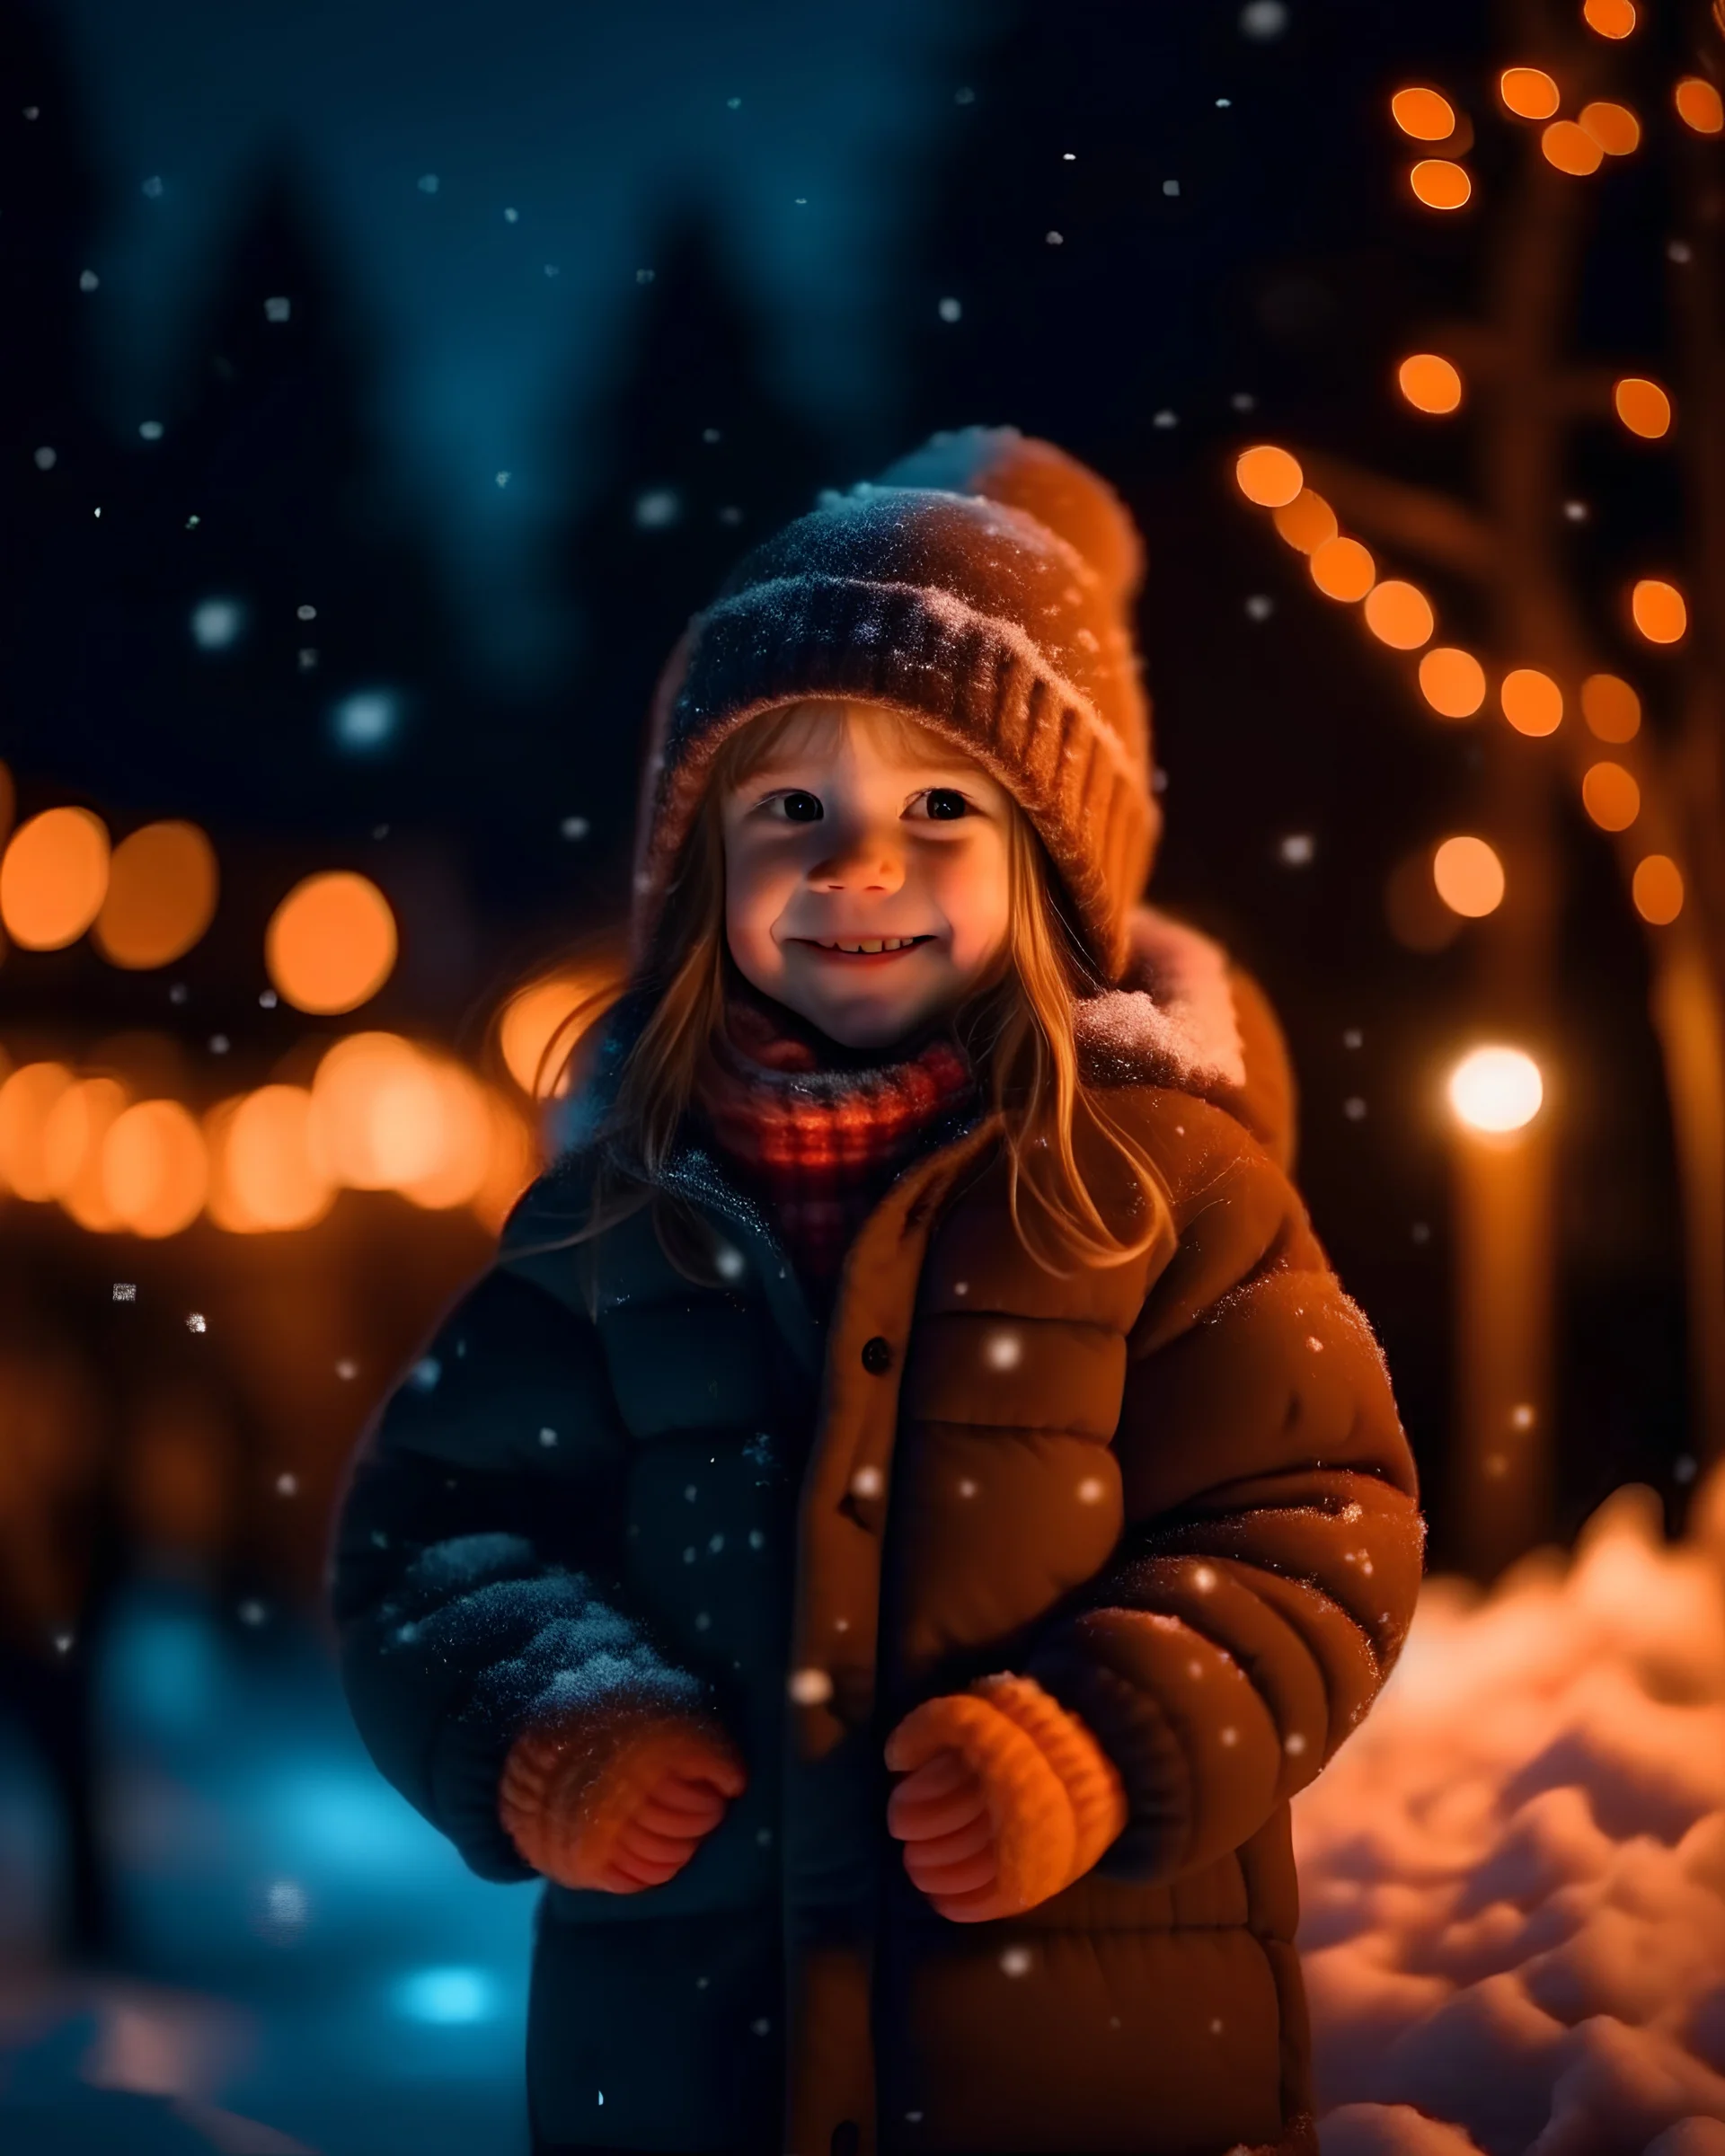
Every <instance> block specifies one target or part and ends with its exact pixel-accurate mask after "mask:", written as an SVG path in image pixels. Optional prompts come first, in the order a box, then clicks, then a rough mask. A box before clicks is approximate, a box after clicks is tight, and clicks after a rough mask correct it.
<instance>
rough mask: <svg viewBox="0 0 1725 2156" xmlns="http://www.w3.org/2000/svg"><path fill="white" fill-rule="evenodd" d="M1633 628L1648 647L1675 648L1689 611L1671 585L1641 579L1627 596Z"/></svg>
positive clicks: (1648, 578)
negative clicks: (1638, 631)
mask: <svg viewBox="0 0 1725 2156" xmlns="http://www.w3.org/2000/svg"><path fill="white" fill-rule="evenodd" d="M1629 611H1630V614H1631V615H1632V618H1633V620H1634V623H1635V626H1636V627H1637V628H1638V629H1639V630H1640V631H1641V634H1642V635H1643V636H1644V637H1645V638H1646V639H1647V641H1648V642H1649V643H1650V644H1675V643H1676V642H1678V641H1680V640H1681V638H1682V636H1683V633H1684V632H1685V630H1686V629H1687V628H1688V626H1689V609H1688V606H1687V605H1685V601H1684V596H1683V594H1682V593H1681V592H1680V591H1679V590H1678V589H1677V588H1676V585H1675V584H1668V583H1666V582H1665V580H1664V579H1663V578H1660V577H1643V578H1642V579H1641V581H1640V582H1639V583H1638V584H1637V585H1636V587H1635V588H1634V590H1633V591H1632V592H1631V593H1630V595H1629Z"/></svg>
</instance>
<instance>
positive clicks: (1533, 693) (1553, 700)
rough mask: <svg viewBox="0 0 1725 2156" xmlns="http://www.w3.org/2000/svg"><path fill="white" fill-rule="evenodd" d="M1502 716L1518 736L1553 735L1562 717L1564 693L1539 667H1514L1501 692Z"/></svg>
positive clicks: (1504, 681) (1499, 694) (1507, 676)
mask: <svg viewBox="0 0 1725 2156" xmlns="http://www.w3.org/2000/svg"><path fill="white" fill-rule="evenodd" d="M1498 701H1499V703H1500V704H1501V705H1502V707H1503V715H1504V717H1505V718H1506V719H1507V720H1508V721H1509V723H1510V725H1511V726H1513V727H1514V728H1515V729H1516V731H1517V733H1518V734H1552V733H1555V732H1556V731H1557V729H1558V726H1559V724H1560V723H1561V720H1562V717H1563V692H1562V690H1561V689H1560V688H1559V687H1558V685H1557V684H1556V683H1555V682H1554V681H1553V679H1552V677H1551V676H1550V675H1549V674H1542V673H1541V672H1540V670H1539V668H1538V667H1512V668H1511V669H1510V671H1509V672H1508V674H1506V675H1505V676H1504V677H1503V682H1502V685H1501V686H1500V687H1499V690H1498Z"/></svg>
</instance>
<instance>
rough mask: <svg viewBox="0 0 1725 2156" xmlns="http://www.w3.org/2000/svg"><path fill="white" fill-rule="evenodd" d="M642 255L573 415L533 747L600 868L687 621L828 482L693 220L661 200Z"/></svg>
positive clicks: (616, 855)
mask: <svg viewBox="0 0 1725 2156" xmlns="http://www.w3.org/2000/svg"><path fill="white" fill-rule="evenodd" d="M650 259H651V261H653V263H654V265H655V268H654V273H653V276H652V279H651V282H650V284H648V285H646V286H645V287H643V288H642V290H641V306H640V312H639V314H638V315H637V317H636V320H635V323H634V325H633V327H632V331H631V332H630V333H629V334H627V335H626V336H625V338H624V340H623V343H622V345H621V348H620V350H619V354H618V359H617V365H616V368H615V374H614V376H613V378H612V382H611V384H610V385H609V387H608V389H607V390H606V392H605V393H603V395H602V397H601V399H600V400H599V403H598V408H597V413H595V412H592V411H589V412H588V413H587V414H584V415H583V416H582V418H581V420H579V422H578V425H579V431H580V434H581V436H582V437H584V438H585V439H587V440H590V439H591V438H593V437H597V438H598V439H600V440H602V441H603V442H604V443H605V445H606V448H605V452H604V458H603V466H602V470H601V472H600V474H599V477H598V479H597V482H596V483H594V484H593V485H592V487H591V488H590V490H588V495H587V499H585V501H584V502H583V504H582V506H581V507H580V508H579V510H578V512H577V513H576V514H575V516H574V517H572V519H571V524H570V526H569V527H568V530H567V534H566V536H565V539H564V542H563V544H562V549H561V569H562V584H563V587H564V588H565V589H566V590H567V591H568V593H569V595H570V598H571V604H572V605H574V606H575V608H576V609H577V611H578V613H579V617H580V621H581V625H582V643H583V654H582V658H581V661H580V665H579V676H578V682H577V686H576V689H575V693H574V695H573V698H572V701H571V705H570V706H569V709H571V711H573V713H574V718H573V720H572V721H571V722H569V723H566V724H565V725H564V726H562V728H561V729H558V730H557V733H556V735H555V737H554V738H547V740H546V742H545V745H544V747H545V752H546V767H547V775H548V776H554V778H555V780H556V782H557V784H558V786H559V788H560V794H559V798H560V799H562V798H565V797H566V798H567V799H568V800H570V802H571V806H572V807H579V808H580V809H581V812H582V813H583V814H585V815H586V816H587V817H588V820H589V821H590V823H591V826H592V831H593V838H592V841H591V842H590V843H591V844H592V847H593V849H594V851H595V853H597V855H598V856H599V857H600V858H601V859H602V860H604V861H605V862H608V863H610V864H611V865H612V866H614V867H615V864H617V863H618V862H621V861H622V860H623V859H624V857H625V856H626V853H627V846H628V841H629V836H630V831H631V827H632V821H633V813H634V800H635V779H636V773H637V770H638V766H639V762H640V755H641V740H642V733H643V729H644V726H645V722H646V717H647V711H648V707H649V705H650V702H651V698H652V692H653V685H654V682H655V680H656V678H657V676H658V674H659V669H660V667H662V666H663V664H664V662H665V660H666V658H667V657H668V654H669V652H670V650H671V648H672V646H673V645H674V644H675V642H676V641H677V636H678V635H679V634H680V633H681V632H682V629H683V627H684V624H685V623H686V621H687V619H688V617H689V615H690V614H693V613H694V612H695V611H696V610H697V609H698V608H700V607H702V606H704V605H707V604H708V603H709V602H710V601H711V599H712V597H713V596H714V594H715V592H716V591H717V588H718V587H719V584H720V582H721V579H723V577H724V575H725V573H726V571H727V570H729V569H730V566H731V564H732V562H733V561H736V560H737V558H738V557H739V555H740V554H742V553H743V552H746V551H747V548H748V547H749V546H750V545H751V544H753V543H755V542H756V540H757V539H760V538H762V537H765V535H766V534H767V533H768V532H770V531H771V530H773V529H774V527H775V526H778V525H779V524H782V523H783V522H784V521H786V520H787V519H789V518H790V517H796V516H800V515H801V514H802V513H803V512H804V511H805V510H808V509H811V508H813V507H814V506H815V497H816V494H817V493H818V490H819V488H820V487H821V486H822V485H823V484H827V483H830V481H831V476H832V475H831V473H829V472H828V471H827V469H826V468H825V464H824V453H823V448H822V446H821V444H820V443H819V441H818V438H817V437H816V435H815V433H814V430H813V429H811V428H810V427H809V425H808V424H807V423H806V422H805V421H804V420H802V419H801V417H800V416H799V415H798V414H797V413H796V412H794V411H792V410H791V409H790V408H789V407H788V406H787V405H786V404H785V402H783V399H782V398H781V397H780V396H779V395H778V394H777V393H776V392H775V391H774V389H773V388H772V387H771V386H770V384H769V382H768V379H767V376H766V370H765V366H764V363H763V344H764V333H763V331H762V330H761V328H760V326H759V324H758V323H756V321H755V319H754V318H753V316H752V314H751V313H750V310H749V308H748V305H747V302H746V301H745V299H744V298H743V297H742V296H741V295H740V294H739V291H738V290H737V288H736V287H735V285H734V283H733V281H732V278H731V277H730V272H729V270H728V269H727V267H726V264H725V261H724V256H723V251H722V249H721V245H720V243H719V241H718V237H717V235H716V234H715V232H714V230H713V227H712V223H711V221H710V219H709V218H708V216H707V215H706V214H705V213H704V212H703V211H702V210H701V209H699V208H694V207H682V208H678V209H677V210H676V211H675V212H674V213H673V214H672V215H670V216H668V218H667V219H666V221H665V224H664V227H663V237H662V238H661V240H660V242H659V244H658V245H657V246H656V247H654V248H653V249H652V250H651V251H650ZM583 462H584V463H588V462H590V456H589V457H584V458H583Z"/></svg>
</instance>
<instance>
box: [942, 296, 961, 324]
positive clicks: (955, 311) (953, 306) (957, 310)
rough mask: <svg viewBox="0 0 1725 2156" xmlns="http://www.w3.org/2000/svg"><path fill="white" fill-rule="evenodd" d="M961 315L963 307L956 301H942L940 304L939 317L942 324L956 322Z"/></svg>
mask: <svg viewBox="0 0 1725 2156" xmlns="http://www.w3.org/2000/svg"><path fill="white" fill-rule="evenodd" d="M963 313H964V309H963V307H962V306H961V305H960V303H959V302H958V301H957V300H956V299H943V300H942V302H941V305H940V317H941V320H942V322H957V321H958V320H959V318H960V315H962V314H963Z"/></svg>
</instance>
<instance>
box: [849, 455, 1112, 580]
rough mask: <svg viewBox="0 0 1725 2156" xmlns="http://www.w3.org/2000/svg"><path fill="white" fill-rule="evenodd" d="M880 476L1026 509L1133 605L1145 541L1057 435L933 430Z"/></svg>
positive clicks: (880, 482)
mask: <svg viewBox="0 0 1725 2156" xmlns="http://www.w3.org/2000/svg"><path fill="white" fill-rule="evenodd" d="M875 484H876V485H877V486H882V487H938V488H940V489H941V490H942V491H944V492H946V493H949V494H980V495H983V496H985V497H986V499H988V500H989V501H998V502H1004V504H1005V505H1006V507H1007V508H1014V509H1024V510H1028V512H1029V513H1030V514H1031V516H1032V517H1035V518H1036V520H1037V522H1038V523H1039V524H1042V525H1046V526H1048V530H1049V531H1051V532H1054V533H1056V534H1057V535H1058V536H1059V537H1060V538H1062V539H1064V540H1065V541H1066V543H1067V545H1068V546H1071V547H1073V548H1074V549H1075V551H1076V552H1078V553H1080V554H1082V555H1083V556H1084V560H1085V561H1088V562H1089V564H1090V566H1091V567H1092V569H1093V570H1095V572H1096V574H1097V576H1098V577H1099V578H1101V582H1102V585H1103V588H1104V589H1105V590H1106V591H1107V593H1108V595H1109V596H1110V599H1111V600H1112V601H1113V603H1114V604H1115V605H1118V606H1121V607H1126V606H1129V605H1131V603H1132V601H1133V600H1134V598H1136V597H1137V593H1138V589H1139V587H1140V586H1141V585H1142V584H1143V582H1144V542H1143V540H1142V539H1141V538H1140V537H1139V536H1138V527H1137V525H1136V524H1134V522H1133V521H1132V517H1131V512H1130V511H1129V510H1128V508H1127V507H1126V504H1125V503H1124V502H1123V501H1122V500H1121V499H1120V498H1119V495H1118V494H1117V493H1116V492H1115V491H1114V490H1113V488H1112V487H1110V485H1109V483H1108V482H1107V481H1106V480H1105V479H1103V478H1102V477H1101V474H1100V473H1095V472H1092V470H1091V469H1090V467H1089V465H1088V464H1080V463H1079V462H1078V460H1077V459H1076V457H1072V456H1068V455H1066V451H1065V450H1064V449H1060V448H1057V446H1056V445H1055V444H1054V443H1053V442H1044V441H1039V440H1038V439H1036V438H1035V437H1032V436H1029V435H1024V434H1021V433H1020V432H1019V430H1018V429H1017V428H1016V427H960V428H959V429H955V430H951V431H948V432H945V433H941V434H935V435H931V436H930V437H929V438H928V440H927V441H926V442H924V444H923V446H922V447H921V448H920V449H913V450H912V451H911V452H910V454H909V455H907V456H901V457H898V458H897V459H896V460H895V461H894V462H893V463H892V464H889V465H888V466H887V468H886V470H885V471H884V472H882V473H880V476H879V478H878V479H877V480H876V482H875Z"/></svg>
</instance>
